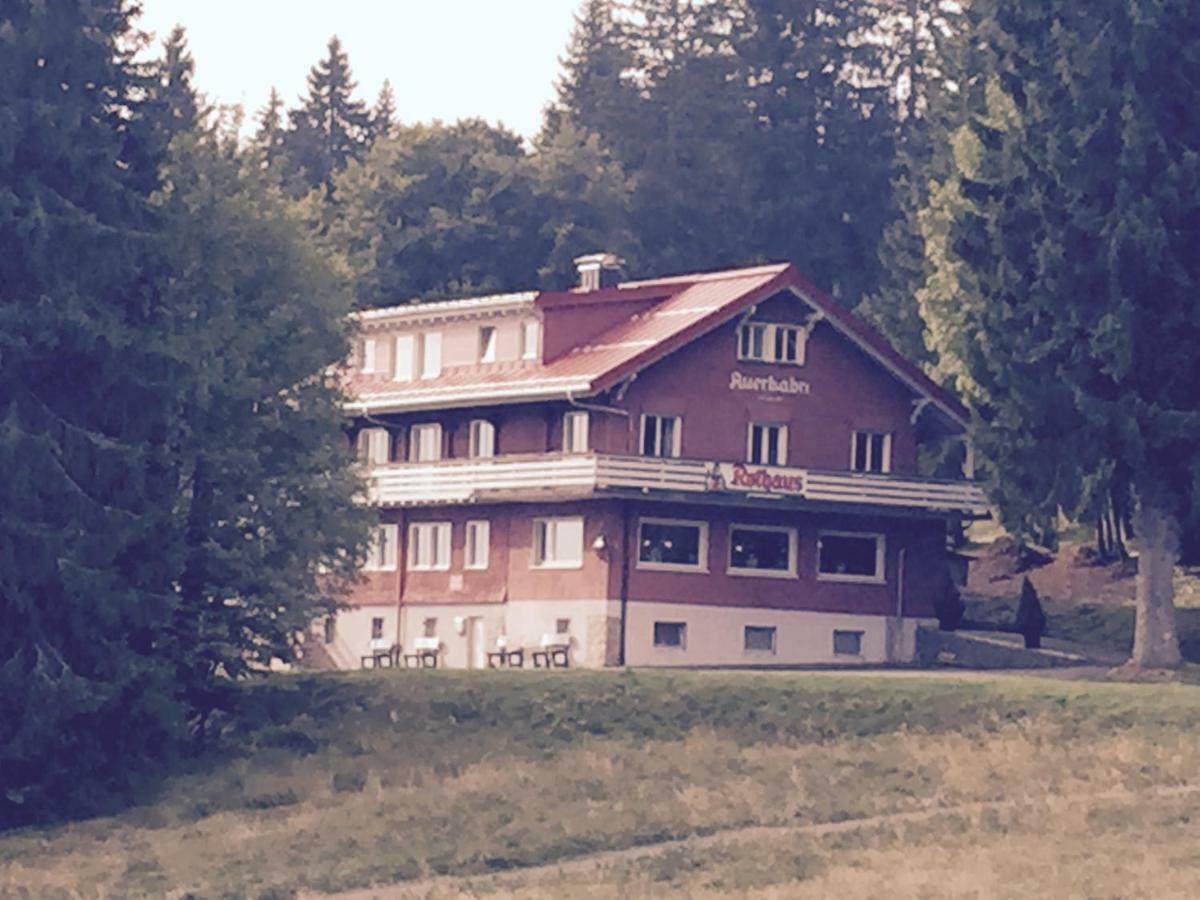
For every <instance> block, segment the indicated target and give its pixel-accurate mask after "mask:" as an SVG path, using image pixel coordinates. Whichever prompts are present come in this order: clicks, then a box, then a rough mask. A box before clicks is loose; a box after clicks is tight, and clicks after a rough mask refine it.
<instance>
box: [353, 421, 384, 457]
mask: <svg viewBox="0 0 1200 900" xmlns="http://www.w3.org/2000/svg"><path fill="white" fill-rule="evenodd" d="M355 450H356V454H357V456H358V460H359V462H362V463H366V464H367V465H370V466H382V465H386V464H387V463H390V462H391V461H392V435H391V433H390V432H389V431H388V430H387V429H386V428H364V429H362V430H361V431H359V433H358V439H357V442H356V447H355Z"/></svg>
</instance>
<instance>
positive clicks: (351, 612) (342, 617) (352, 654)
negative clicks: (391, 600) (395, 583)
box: [312, 605, 397, 669]
mask: <svg viewBox="0 0 1200 900" xmlns="http://www.w3.org/2000/svg"><path fill="white" fill-rule="evenodd" d="M376 618H379V619H383V637H384V640H386V641H387V642H388V644H389V645H390V644H391V643H392V642H394V641H395V640H396V619H397V609H396V607H395V606H394V605H391V606H352V607H350V608H349V609H343V610H339V611H338V613H337V620H336V621H337V625H336V630H335V633H334V638H333V643H332V644H325V652H326V653H328V654H329V657H330V659H332V660H333V661H334V662H335V663H336V664H337V667H338V668H339V669H357V668H359V667H360V666H361V665H362V657H364V656H366V655H368V654H369V653H370V652H371V620H372V619H376ZM324 629H325V625H324V621H323V620H317V621H316V622H314V623H313V628H312V634H313V637H314V640H317V641H321V642H323V641H324Z"/></svg>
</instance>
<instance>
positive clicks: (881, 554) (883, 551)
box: [816, 530, 887, 584]
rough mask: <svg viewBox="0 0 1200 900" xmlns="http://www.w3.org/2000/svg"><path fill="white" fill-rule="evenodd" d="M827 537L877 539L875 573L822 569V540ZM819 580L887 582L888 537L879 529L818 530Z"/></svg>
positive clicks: (867, 582) (863, 582)
mask: <svg viewBox="0 0 1200 900" xmlns="http://www.w3.org/2000/svg"><path fill="white" fill-rule="evenodd" d="M826 537H847V538H863V539H864V540H865V539H868V538H870V539H873V540H874V541H875V574H874V575H847V574H842V573H838V572H822V571H821V542H822V541H823V540H824V539H825V538H826ZM816 569H817V581H840V582H843V583H850V584H885V583H886V582H887V537H886V536H885V535H884V534H883V533H881V532H878V531H832V530H822V531H818V532H817V563H816Z"/></svg>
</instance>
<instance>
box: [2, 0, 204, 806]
mask: <svg viewBox="0 0 1200 900" xmlns="http://www.w3.org/2000/svg"><path fill="white" fill-rule="evenodd" d="M131 44H132V41H131V40H130V32H129V16H128V10H127V9H126V6H125V4H124V3H123V2H121V0H91V2H83V0H81V2H75V3H61V4H53V5H43V4H32V3H6V4H4V5H3V6H2V7H0V246H3V247H4V252H3V253H2V254H0V471H2V472H3V473H4V474H3V477H0V510H3V515H2V516H0V825H3V824H11V823H13V822H21V821H25V820H28V819H31V818H34V817H37V816H40V815H44V814H45V813H46V811H47V810H54V811H55V812H57V813H60V814H65V813H70V812H72V811H76V810H80V809H91V808H96V807H98V806H101V805H103V804H104V803H105V802H106V801H107V800H108V798H109V796H110V793H111V792H113V791H117V792H119V791H120V790H121V789H122V788H123V787H124V786H125V784H126V783H127V782H128V781H129V780H131V779H133V778H134V777H136V775H137V773H138V772H139V771H140V770H141V768H142V767H143V765H144V764H145V761H146V760H147V759H148V758H152V757H155V756H157V755H159V754H161V753H162V752H163V750H164V747H165V745H167V744H168V743H169V739H170V737H171V735H172V734H173V733H174V731H175V728H176V725H177V724H178V721H179V717H180V715H181V712H182V710H181V709H180V707H179V706H178V705H177V704H175V702H174V701H173V699H172V692H171V680H170V679H171V674H172V673H171V669H170V664H169V661H168V660H166V659H164V658H163V657H162V656H161V655H160V654H159V652H158V646H159V641H160V640H161V635H162V633H163V630H164V628H165V626H166V625H167V623H168V622H169V621H170V617H171V615H172V612H173V609H174V605H175V598H174V595H173V591H172V579H173V577H174V574H175V572H176V571H177V564H178V563H179V561H180V560H179V556H178V553H177V548H175V547H173V546H172V544H171V540H170V536H171V533H172V530H171V527H170V525H171V520H170V512H171V505H172V502H173V498H174V493H175V479H174V475H175V465H174V461H173V460H172V459H171V456H170V451H169V447H168V443H167V442H168V438H169V434H170V421H171V415H172V409H171V400H172V398H171V397H170V396H169V393H166V392H164V391H163V390H162V382H163V379H164V378H165V377H166V373H167V369H168V365H167V361H166V358H165V356H164V354H163V352H162V347H161V346H158V345H156V344H155V343H154V342H153V341H152V340H146V335H147V334H152V333H153V332H154V331H155V330H156V329H158V328H160V327H161V324H162V323H163V322H164V319H165V316H166V310H165V309H164V307H163V304H162V302H161V299H160V298H159V297H158V296H157V294H156V291H155V288H154V284H153V281H152V279H153V276H154V274H155V272H156V271H157V267H158V264H157V261H156V260H157V252H158V247H157V241H156V240H155V239H154V238H153V233H154V231H155V229H156V228H157V226H158V219H157V216H156V214H155V212H154V210H153V209H152V208H151V207H150V205H149V202H148V194H149V193H150V191H152V190H153V189H154V188H155V187H156V185H157V165H156V162H157V159H158V157H159V155H160V153H161V148H162V138H161V136H160V135H158V134H156V133H155V131H154V129H153V128H152V127H151V126H150V123H149V121H148V119H147V118H146V116H145V104H144V103H143V102H142V100H141V99H139V98H142V97H144V96H145V95H146V92H147V89H148V87H149V85H148V84H147V83H146V82H145V81H143V80H142V79H141V78H140V77H139V75H138V73H137V71H136V70H135V69H134V67H133V66H132V64H131V63H130V59H129V55H128V48H129V47H130V46H131ZM81 766H86V769H84V770H82V771H86V776H87V777H86V779H85V780H78V778H77V776H78V775H79V773H80V772H81Z"/></svg>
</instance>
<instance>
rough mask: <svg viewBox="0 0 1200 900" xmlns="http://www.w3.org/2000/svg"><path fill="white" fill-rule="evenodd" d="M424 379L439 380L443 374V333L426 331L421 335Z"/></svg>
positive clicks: (422, 376)
mask: <svg viewBox="0 0 1200 900" xmlns="http://www.w3.org/2000/svg"><path fill="white" fill-rule="evenodd" d="M419 368H420V372H421V378H422V379H429V378H437V377H438V376H439V375H441V374H442V333H441V332H440V331H426V332H425V333H423V334H422V335H421V365H420V367H419Z"/></svg>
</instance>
